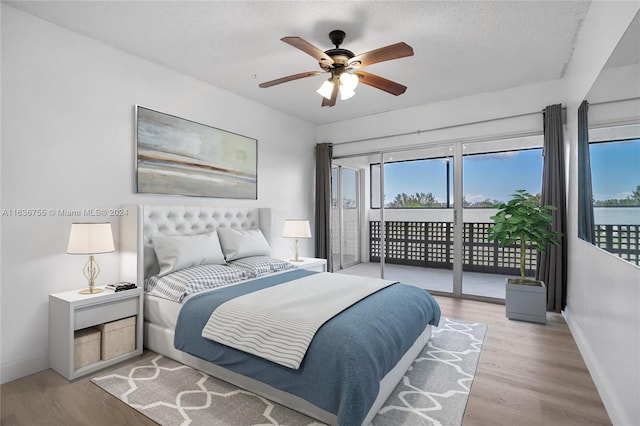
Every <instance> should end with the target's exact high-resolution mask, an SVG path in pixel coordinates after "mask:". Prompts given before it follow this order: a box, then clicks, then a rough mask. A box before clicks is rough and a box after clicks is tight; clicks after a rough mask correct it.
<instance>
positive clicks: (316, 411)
mask: <svg viewBox="0 0 640 426" xmlns="http://www.w3.org/2000/svg"><path fill="white" fill-rule="evenodd" d="M431 331H432V326H431V325H428V326H427V327H426V328H425V329H424V331H423V332H422V334H421V335H420V336H418V338H417V339H416V341H415V342H414V344H413V345H412V346H411V347H410V348H409V350H408V351H407V352H406V353H405V354H404V356H403V357H402V358H401V359H400V361H399V362H398V363H397V364H396V366H395V367H394V368H393V369H391V371H389V373H387V375H386V376H384V377H383V379H382V380H381V381H380V391H379V392H378V397H377V398H376V400H375V401H374V403H373V405H372V406H371V408H370V410H369V413H368V414H367V416H366V418H365V420H364V422H363V423H362V424H363V425H365V426H366V425H369V424H370V423H371V420H373V418H374V417H375V415H376V414H377V413H378V411H379V410H380V408H381V407H382V405H383V404H384V403H385V401H386V400H387V398H389V395H391V392H393V390H394V389H395V387H396V385H397V384H398V382H399V381H400V380H401V379H402V377H403V376H404V373H405V372H406V371H407V370H408V369H409V366H411V363H412V362H413V361H414V360H415V359H416V357H417V356H418V355H419V354H420V352H421V351H422V349H423V348H424V346H425V345H426V344H427V342H428V341H429V339H430V338H431ZM173 338H174V332H173V330H172V329H169V328H165V327H162V326H158V325H156V324H153V323H150V322H147V321H145V323H144V341H145V342H144V346H145V347H146V348H148V349H149V350H152V351H153V352H156V353H158V354H160V355H164V356H166V357H168V358H171V359H173V360H175V361H178V362H180V363H182V364H185V365H188V366H190V367H193V368H195V369H197V370H200V371H203V372H205V373H207V374H209V375H211V376H214V377H217V378H219V379H222V380H224V381H226V382H229V383H232V384H234V385H236V386H238V387H241V388H243V389H246V390H248V391H250V392H254V393H256V394H258V395H260V396H263V397H265V398H267V399H269V400H271V401H273V402H276V403H278V404H282V405H284V406H286V407H289V408H291V409H293V410H296V411H299V412H301V413H303V414H306V415H308V416H310V417H313V418H315V419H318V420H320V421H322V422H324V423H327V424H330V425H337V424H338V421H337V418H336V416H335V415H334V414H332V413H329V412H328V411H326V410H322V409H321V408H318V407H316V406H315V405H313V404H311V403H310V402H308V401H306V400H304V399H302V398H300V397H298V396H296V395H292V394H290V393H287V392H283V391H281V390H279V389H275V388H273V387H271V386H269V385H267V384H265V383H262V382H259V381H257V380H255V379H252V378H249V377H246V376H243V375H241V374H238V373H235V372H233V371H230V370H227V369H226V368H222V367H220V366H218V365H215V364H212V363H210V362H207V361H204V360H202V359H200V358H197V357H194V356H192V355H189V354H187V353H186V352H182V351H179V350H177V349H176V348H174V346H173Z"/></svg>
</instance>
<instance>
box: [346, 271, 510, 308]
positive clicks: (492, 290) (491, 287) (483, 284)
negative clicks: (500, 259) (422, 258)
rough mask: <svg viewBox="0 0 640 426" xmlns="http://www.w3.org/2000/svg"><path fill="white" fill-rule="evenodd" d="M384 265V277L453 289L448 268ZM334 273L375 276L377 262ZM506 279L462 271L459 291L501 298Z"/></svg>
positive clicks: (450, 291)
mask: <svg viewBox="0 0 640 426" xmlns="http://www.w3.org/2000/svg"><path fill="white" fill-rule="evenodd" d="M384 268H385V279H391V280H398V281H400V282H403V283H405V284H411V285H415V286H417V287H420V288H424V289H426V290H432V291H438V292H444V293H452V292H453V271H451V270H449V269H439V268H425V267H420V266H408V265H394V264H389V263H387V264H385V266H384ZM337 273H340V274H349V275H360V276H365V277H372V278H379V277H380V264H379V263H373V262H365V263H359V264H357V265H354V266H351V267H348V268H345V269H342V270H340V271H337ZM506 278H507V275H500V274H486V273H481V272H466V271H464V272H463V273H462V293H463V294H467V295H473V296H482V297H491V298H495V299H503V300H504V298H505V279H506Z"/></svg>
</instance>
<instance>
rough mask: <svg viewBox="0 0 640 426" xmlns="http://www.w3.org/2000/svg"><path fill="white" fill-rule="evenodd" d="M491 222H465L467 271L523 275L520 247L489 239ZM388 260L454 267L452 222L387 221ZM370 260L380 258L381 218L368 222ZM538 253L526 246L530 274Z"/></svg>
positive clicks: (405, 263) (434, 266) (528, 273)
mask: <svg viewBox="0 0 640 426" xmlns="http://www.w3.org/2000/svg"><path fill="white" fill-rule="evenodd" d="M491 225H492V224H491V223H477V222H476V223H471V222H467V223H465V224H464V235H463V255H462V258H463V262H462V269H463V270H464V271H473V272H487V273H494V274H505V275H520V254H519V247H518V246H516V245H514V246H511V247H505V248H500V247H498V244H497V242H495V241H489V234H488V231H487V230H488V229H489V227H490V226H491ZM385 236H386V246H385V262H387V263H395V264H402V265H413V266H424V267H428V268H446V269H452V268H453V223H451V222H408V221H406V222H405V221H385ZM369 241H370V244H369V247H370V251H369V261H370V262H379V261H380V221H370V222H369ZM536 261H537V252H536V251H535V250H533V249H529V248H528V249H527V250H526V252H525V269H526V273H527V275H533V274H534V273H535V268H536Z"/></svg>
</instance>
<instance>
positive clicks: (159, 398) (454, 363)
mask: <svg viewBox="0 0 640 426" xmlns="http://www.w3.org/2000/svg"><path fill="white" fill-rule="evenodd" d="M486 331H487V326H486V325H484V324H479V323H468V322H462V321H455V320H451V319H448V318H442V319H441V321H440V325H439V327H437V328H434V330H433V336H432V338H431V340H430V341H429V343H428V344H427V346H426V347H425V348H424V349H423V350H422V352H421V353H420V355H419V356H418V357H417V358H416V360H415V361H414V362H413V364H412V365H411V367H410V368H409V370H408V371H407V372H406V374H405V376H404V377H403V378H402V380H401V381H400V383H398V385H397V386H396V388H395V389H394V391H393V393H392V394H391V396H390V397H389V399H388V400H387V401H386V403H385V404H384V405H383V407H382V408H381V409H380V411H379V412H378V414H377V415H376V417H375V418H374V419H373V422H372V425H374V426H387V425H406V426H409V425H410V426H420V425H446V426H449V425H460V424H461V423H462V417H463V415H464V410H465V407H466V404H467V399H468V397H469V392H470V390H471V384H472V382H473V378H474V375H475V371H476V367H477V365H478V360H479V358H480V350H481V349H482V343H483V341H484V336H485V333H486ZM91 381H92V382H93V383H95V384H96V385H98V386H100V387H101V388H102V389H104V390H105V391H107V392H109V393H110V394H112V395H114V396H115V397H117V398H119V399H120V400H122V401H124V402H125V403H127V404H128V405H130V406H131V407H133V408H135V409H136V410H138V411H139V412H141V413H142V414H144V415H146V416H147V417H149V418H150V419H152V420H154V421H155V422H157V423H159V424H161V425H163V426H174V425H175V426H178V425H181V426H186V425H192V426H195V425H207V426H210V425H220V426H230V425H234V426H236V425H237V426H250V425H288V426H297V425H299V426H316V425H320V424H321V423H319V422H318V421H316V420H314V419H312V418H310V417H307V416H305V415H303V414H300V413H298V412H296V411H293V410H290V409H288V408H286V407H283V406H281V405H279V404H276V403H274V402H271V401H269V400H268V399H266V398H263V397H261V396H258V395H255V394H253V393H251V392H247V391H245V390H242V389H240V388H238V387H236V386H234V385H231V384H229V383H227V382H224V381H222V380H218V379H216V378H213V377H210V376H208V375H207V374H205V373H202V372H200V371H197V370H194V369H192V368H190V367H187V366H185V365H182V364H180V363H177V362H175V361H173V360H171V359H168V358H165V357H163V356H161V355H157V354H151V355H150V356H147V357H145V358H144V359H142V360H140V361H138V362H136V363H134V364H130V365H127V366H125V367H122V368H120V369H118V370H115V371H113V372H111V373H109V374H106V375H103V376H99V377H94V378H93V379H92V380H91Z"/></svg>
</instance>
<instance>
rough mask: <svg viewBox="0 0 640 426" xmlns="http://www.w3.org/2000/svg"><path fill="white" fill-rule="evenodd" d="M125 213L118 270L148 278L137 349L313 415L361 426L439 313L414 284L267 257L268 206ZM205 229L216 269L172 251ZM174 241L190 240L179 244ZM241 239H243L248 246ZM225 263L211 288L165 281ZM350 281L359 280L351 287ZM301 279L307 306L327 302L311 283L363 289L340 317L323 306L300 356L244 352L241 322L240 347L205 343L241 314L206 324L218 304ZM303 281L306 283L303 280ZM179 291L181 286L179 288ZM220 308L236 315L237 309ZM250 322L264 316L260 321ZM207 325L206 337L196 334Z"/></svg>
mask: <svg viewBox="0 0 640 426" xmlns="http://www.w3.org/2000/svg"><path fill="white" fill-rule="evenodd" d="M127 211H128V215H127V216H126V217H125V218H123V220H122V222H121V249H122V250H121V251H122V260H123V261H122V264H123V271H122V276H123V277H127V276H129V277H131V278H132V279H136V281H137V282H138V283H143V282H146V283H147V284H148V288H147V291H146V292H145V303H144V305H145V308H144V311H145V317H144V320H145V322H144V342H145V347H146V348H148V349H150V350H152V351H154V352H157V353H159V354H161V355H164V356H166V357H169V358H171V359H174V360H176V361H178V362H181V363H183V364H186V365H189V366H191V367H193V368H196V369H198V370H201V371H204V372H206V373H208V374H210V375H212V376H214V377H218V378H220V379H222V380H225V381H228V382H230V383H232V384H234V385H236V386H239V387H242V388H244V389H247V390H249V391H252V392H254V393H256V394H259V395H261V396H264V397H266V398H268V399H270V400H272V401H274V402H277V403H280V404H282V405H284V406H287V407H289V408H292V409H294V410H296V411H299V412H301V413H304V414H306V415H308V416H311V417H313V418H315V419H318V420H320V421H321V422H324V423H327V424H332V425H337V424H340V425H352V424H364V425H367V424H369V423H370V422H371V420H372V419H373V417H374V416H375V414H376V413H377V411H378V410H379V409H380V407H381V406H382V404H383V403H384V402H385V401H386V399H387V398H388V396H389V395H390V394H391V392H392V391H393V389H394V388H395V386H396V385H397V383H398V382H399V381H400V380H401V378H402V376H403V375H404V373H405V371H406V370H407V369H408V368H409V366H410V365H411V363H412V362H413V360H414V359H415V358H416V356H417V355H418V354H419V353H420V351H421V350H422V348H423V347H424V346H425V345H426V343H427V342H428V340H429V338H430V337H431V328H432V326H433V325H437V323H438V321H439V317H440V310H439V307H438V305H437V303H436V302H435V300H434V299H433V298H431V296H429V295H428V293H426V292H425V291H423V290H420V289H417V288H415V287H412V286H408V285H404V284H399V283H393V282H383V280H368V282H364V280H365V279H364V278H358V277H349V276H346V275H340V274H330V273H318V272H313V271H307V270H302V269H297V268H294V267H292V266H291V264H289V263H288V262H282V263H280V262H279V261H278V260H277V259H271V258H270V257H269V256H268V255H267V254H266V253H265V250H269V249H270V247H269V242H270V241H271V212H270V210H269V209H262V208H219V207H200V206H166V205H165V206H159V205H137V206H128V207H127ZM211 235H217V240H218V241H219V242H220V246H221V249H222V252H223V253H222V254H223V256H224V257H225V259H223V261H222V263H224V264H221V265H220V267H218V266H217V265H209V264H207V262H212V260H211V259H200V263H198V262H196V264H195V265H193V264H190V263H189V262H188V261H187V262H186V263H184V262H183V260H181V256H182V254H181V253H183V251H184V252H187V251H188V250H191V249H187V248H184V247H191V246H192V245H193V241H194V240H196V239H197V240H198V241H203V240H205V239H206V244H210V242H211V241H212V240H209V239H208V237H210V236H211ZM229 235H231V236H232V237H233V238H236V237H237V236H238V235H240V237H237V238H239V240H234V239H233V238H231V243H230V242H229V241H230V238H229ZM204 236H207V238H205V237H204ZM247 236H249V237H247ZM254 237H255V238H254ZM166 241H172V242H171V243H170V244H169V247H170V249H169V250H168V252H169V253H170V254H172V256H173V257H171V256H169V258H170V259H171V261H172V262H173V265H170V266H171V267H173V268H174V269H171V267H169V268H167V262H166V258H167V256H166V255H167V248H166V247H164V244H165V242H166ZM175 241H179V242H180V243H179V244H177V243H175ZM184 241H187V242H188V244H190V245H189V246H184V245H181V244H184ZM237 241H242V243H238V242H237ZM247 241H251V244H250V245H249V246H248V245H247V244H246V242H247ZM154 243H155V244H154ZM172 244H173V245H172ZM176 244H177V246H175V245H176ZM198 244H200V243H198ZM202 244H205V243H202ZM265 244H266V247H265ZM196 246H197V244H196ZM176 247H177V248H176ZM247 247H249V248H247ZM255 247H258V248H257V249H255V250H257V251H254V248H255ZM172 250H173V252H172ZM209 251H210V250H209ZM256 253H257V254H256ZM219 255H220V253H218V254H216V255H215V256H213V257H214V258H217V257H219ZM187 257H188V256H187ZM159 259H160V262H159ZM227 259H230V260H228V261H227ZM257 259H259V260H260V262H259V263H256V264H258V265H260V267H262V266H263V263H265V262H266V263H267V264H268V267H267V266H265V267H264V268H263V269H261V270H260V271H261V272H260V273H258V269H256V268H254V265H253V264H252V263H251V262H254V261H256V262H257ZM264 259H267V260H266V261H265V260H264ZM269 259H271V260H269ZM243 262H245V263H248V264H249V266H247V265H243ZM169 263H171V262H169ZM185 265H186V267H185ZM224 267H227V268H229V269H233V270H234V272H233V274H234V276H233V277H232V278H231V279H230V281H229V282H228V283H226V282H225V283H224V284H222V285H216V286H213V288H210V287H207V288H201V287H200V285H201V281H202V280H196V282H197V283H198V284H197V285H195V286H193V288H191V287H189V285H190V284H189V285H187V286H186V287H185V286H184V285H181V286H179V287H178V290H175V288H174V287H172V286H171V285H169V284H167V283H170V284H171V283H173V281H172V280H173V279H174V278H175V277H176V276H178V275H180V274H184V275H187V276H191V275H193V274H196V273H197V276H198V277H199V276H200V274H201V273H202V271H203V270H206V271H209V270H214V269H215V270H216V271H217V270H218V269H220V268H223V269H224ZM175 268H178V269H175ZM243 268H244V269H243ZM252 268H253V269H252ZM267 269H268V270H269V271H268V272H266V271H267ZM167 270H168V271H169V272H167ZM134 271H135V272H134ZM226 271H227V270H226V269H225V274H226ZM237 271H242V274H244V275H242V274H241V275H242V276H236V275H235V274H240V272H237ZM207 273H208V272H207ZM217 273H218V272H216V274H217ZM190 274H191V275H190ZM194 276H195V275H194ZM166 277H168V278H171V280H169V279H167V280H165V281H164V282H165V285H164V286H160V287H161V288H160V289H158V288H156V287H154V286H155V285H156V284H157V282H159V281H161V280H164V278H166ZM216 277H217V275H216ZM208 279H209V275H207V280H208ZM216 279H217V278H216ZM225 279H227V278H225ZM345 280H352V281H353V283H351V282H349V281H345ZM359 281H362V282H361V283H359V284H358V285H356V282H359ZM192 282H194V281H189V283H192ZM181 283H182V281H181ZM302 284H304V285H305V287H303V290H301V295H300V296H304V295H305V294H307V293H309V292H311V294H313V296H309V297H307V299H309V300H308V301H307V302H306V303H311V304H313V301H314V300H323V303H317V304H316V305H317V306H323V307H326V306H329V307H331V306H332V305H331V303H334V302H329V301H327V302H326V303H325V302H324V301H325V299H323V298H324V297H329V296H326V295H325V293H322V295H320V293H318V294H316V293H313V291H315V290H309V289H312V288H318V289H319V290H318V291H321V292H329V291H331V288H334V289H336V291H337V289H340V288H354V289H355V288H358V289H359V288H360V287H366V286H368V285H370V286H371V289H369V290H366V291H367V292H366V293H363V294H362V295H354V296H353V297H354V298H355V299H354V300H355V301H352V302H349V303H347V304H346V305H345V306H347V307H343V308H340V307H339V306H337V307H336V308H335V309H336V312H339V313H338V314H333V313H331V309H330V308H326V310H328V312H327V313H325V315H327V318H326V319H324V320H320V323H319V325H317V326H316V329H315V335H314V336H313V338H312V339H309V341H308V342H307V343H306V345H307V346H306V347H305V349H304V351H303V352H302V354H301V355H297V354H296V359H295V360H294V361H291V360H290V359H288V358H287V357H289V355H290V354H287V355H286V356H285V358H287V359H284V358H282V354H278V355H273V358H270V357H269V356H268V355H269V352H271V351H272V350H273V347H271V346H269V347H268V348H260V349H256V351H257V352H252V347H253V346H255V345H253V342H250V343H249V344H247V342H246V340H247V338H246V336H249V335H250V333H247V330H246V329H245V330H243V331H242V333H240V334H241V335H242V338H240V340H243V338H244V340H245V346H238V347H234V346H233V344H232V343H229V342H227V341H225V340H213V338H214V337H212V336H213V335H215V334H216V332H218V335H219V336H218V339H222V338H223V337H224V336H222V335H224V334H225V333H223V332H221V331H220V330H225V329H224V326H227V327H231V328H233V327H235V326H236V325H237V324H241V323H242V321H243V317H242V314H238V317H235V316H233V317H228V318H226V320H227V323H224V324H223V323H221V322H213V321H214V320H217V321H222V319H221V318H222V313H223V312H225V311H224V308H226V307H228V306H229V309H231V305H232V304H233V303H237V302H239V301H242V302H243V303H245V301H247V300H248V299H259V300H262V301H265V302H264V303H267V302H266V300H273V301H274V302H273V303H275V304H276V305H274V306H279V303H280V299H281V297H282V294H284V293H289V292H290V291H291V290H290V289H294V288H300V286H301V285H302ZM311 284H314V285H316V287H306V285H309V286H310V285H311ZM352 284H353V285H352ZM360 284H362V286H361V285H360ZM341 285H344V286H345V287H340V286H341ZM185 288H187V289H188V290H187V291H184V292H183V290H184V289H185ZM174 290H175V291H174ZM299 291H300V290H299ZM181 292H182V293H181ZM267 294H272V296H271V298H268V297H266V296H265V295H267ZM257 295H259V297H257ZM314 298H315V299H314ZM318 298H321V299H318ZM170 299H173V300H170ZM296 300H298V299H296ZM327 300H328V299H327ZM331 300H333V299H331ZM246 303H248V301H247V302H246ZM254 303H255V300H254ZM301 303H302V302H301ZM235 308H237V306H234V309H235ZM270 309H271V308H269V309H267V310H270ZM295 310H296V309H294V311H295ZM318 310H322V309H318ZM258 311H260V310H259V309H253V308H252V309H249V312H247V313H246V315H247V318H245V320H247V321H248V319H250V318H253V316H252V315H254V314H256V315H257V313H256V312H258ZM229 312H233V315H236V314H235V312H236V310H230V311H229ZM229 315H231V314H229ZM216 316H217V318H216ZM236 318H237V321H236ZM249 322H250V321H249ZM258 322H259V323H263V320H262V319H260V320H259V321H258ZM212 324H213V325H212ZM244 324H247V322H245V323H244ZM207 327H209V328H210V335H208V337H205V336H207V333H206V329H207ZM269 328H271V325H270V326H269ZM274 329H275V328H274ZM256 333H258V331H256ZM260 333H262V330H261V331H260ZM305 338H306V335H305ZM303 340H304V339H303ZM297 343H298V342H297V341H296V344H297ZM239 344H242V342H240V343H239ZM288 344H289V343H287V345H284V346H288ZM249 346H251V347H249ZM284 346H283V348H284ZM285 349H286V348H284V349H283V350H285ZM260 351H262V352H260ZM289 363H291V364H289Z"/></svg>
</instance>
